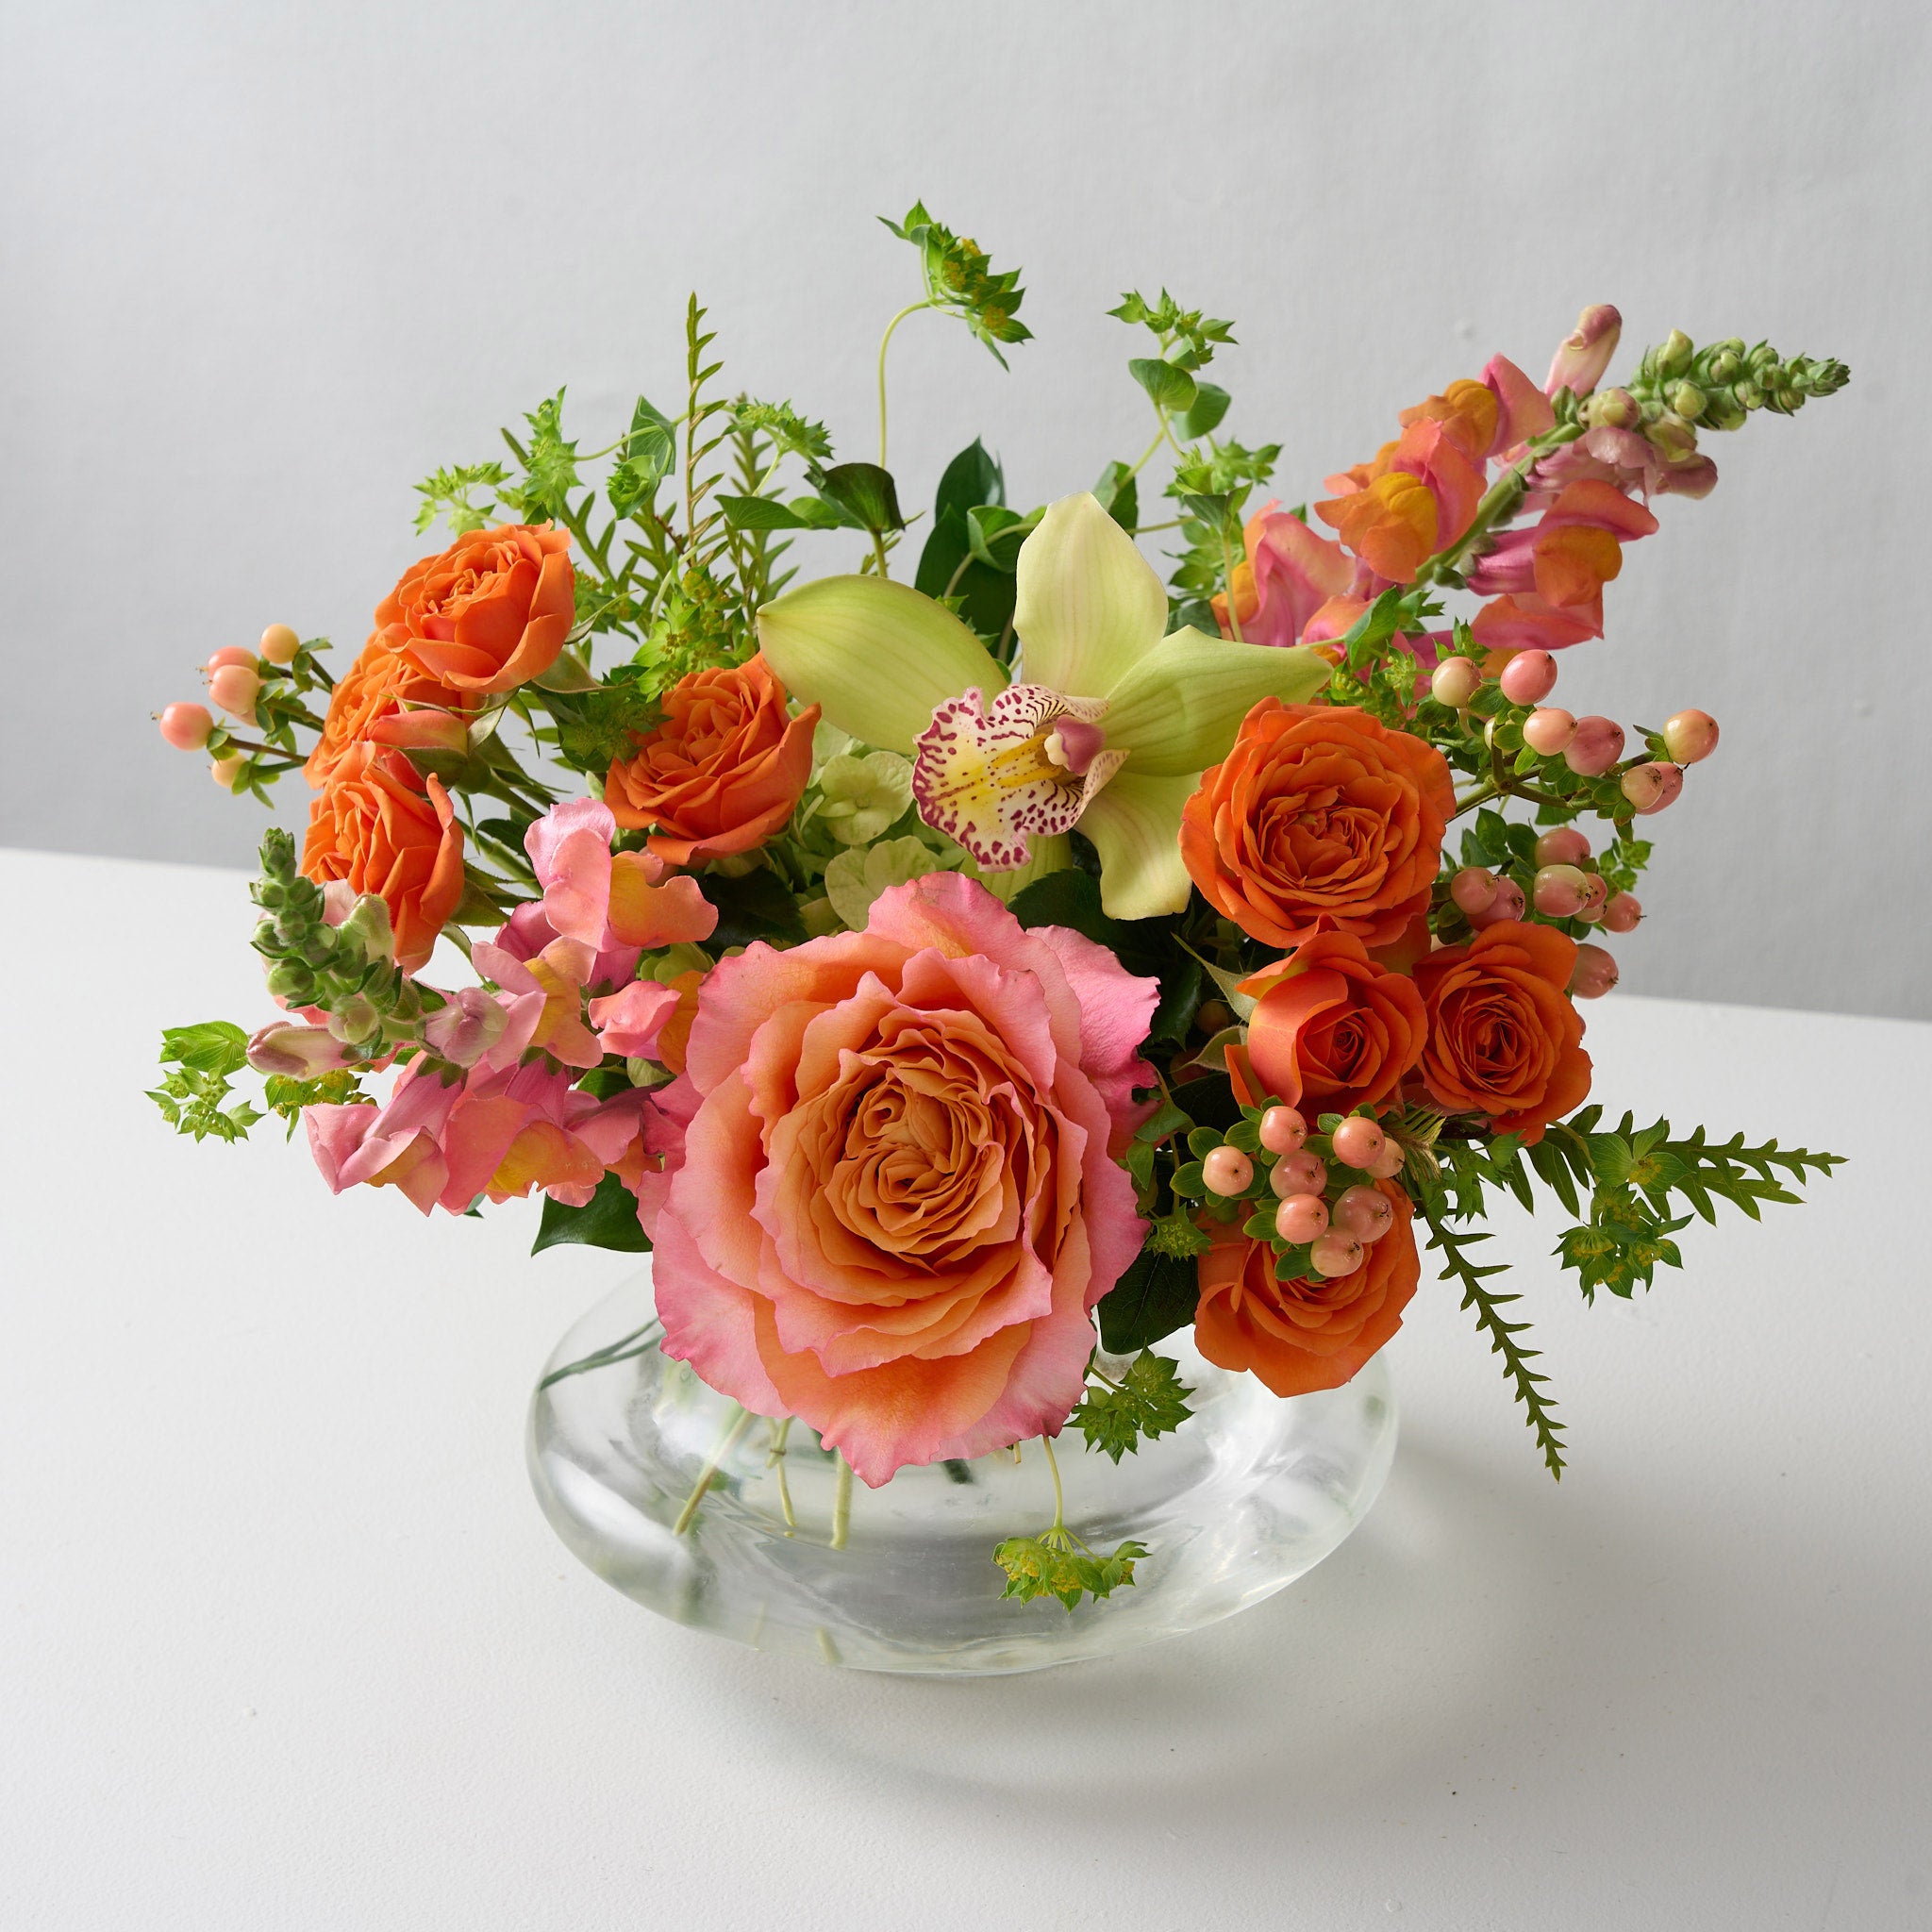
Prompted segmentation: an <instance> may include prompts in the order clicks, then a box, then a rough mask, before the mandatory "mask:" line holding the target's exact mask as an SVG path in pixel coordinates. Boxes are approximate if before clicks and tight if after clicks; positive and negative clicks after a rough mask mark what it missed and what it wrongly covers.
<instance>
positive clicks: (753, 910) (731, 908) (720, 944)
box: [698, 870, 805, 950]
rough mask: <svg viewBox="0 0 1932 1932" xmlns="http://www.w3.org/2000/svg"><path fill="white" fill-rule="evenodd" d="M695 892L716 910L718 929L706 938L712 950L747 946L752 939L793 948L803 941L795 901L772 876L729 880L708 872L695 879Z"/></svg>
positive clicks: (762, 874) (761, 874)
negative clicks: (696, 885) (696, 882)
mask: <svg viewBox="0 0 1932 1932" xmlns="http://www.w3.org/2000/svg"><path fill="white" fill-rule="evenodd" d="M698 890H699V891H701V892H702V893H703V894H704V895H705V897H706V898H707V899H708V900H709V901H710V902H711V904H712V905H713V906H715V907H716V908H718V928H717V930H716V931H715V932H714V933H712V935H711V939H710V943H711V945H712V946H713V947H715V948H718V949H720V950H722V949H723V948H724V947H725V946H748V945H750V944H751V943H752V942H753V941H755V940H765V941H774V942H775V943H777V944H779V945H796V944H798V942H799V941H801V940H803V939H804V938H805V926H804V924H802V923H801V922H800V920H799V916H798V901H797V898H796V896H795V895H794V894H793V893H792V892H791V891H788V890H787V888H786V885H785V882H784V880H783V879H781V878H780V877H779V876H778V875H777V874H776V873H773V872H765V871H762V870H760V871H758V872H748V873H746V874H744V875H743V877H742V878H730V877H727V876H726V875H725V874H723V873H717V872H708V873H705V874H702V875H701V876H700V878H699V879H698Z"/></svg>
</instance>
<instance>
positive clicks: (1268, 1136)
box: [1261, 1107, 1308, 1154]
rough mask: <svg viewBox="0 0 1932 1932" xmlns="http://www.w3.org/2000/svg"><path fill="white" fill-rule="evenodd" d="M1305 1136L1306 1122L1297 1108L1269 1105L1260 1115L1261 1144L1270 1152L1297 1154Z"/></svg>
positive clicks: (1306, 1134) (1300, 1149)
mask: <svg viewBox="0 0 1932 1932" xmlns="http://www.w3.org/2000/svg"><path fill="white" fill-rule="evenodd" d="M1307 1138H1308V1124H1307V1121H1305V1120H1304V1119H1303V1118H1302V1116H1301V1110H1300V1109H1299V1108H1292V1107H1271V1108H1269V1109H1268V1111H1267V1112H1266V1113H1264V1114H1263V1115H1262V1116H1261V1144H1262V1146H1264V1147H1265V1148H1267V1150H1268V1151H1269V1153H1271V1154H1299V1153H1300V1152H1301V1151H1302V1143H1303V1142H1304V1141H1306V1140H1307Z"/></svg>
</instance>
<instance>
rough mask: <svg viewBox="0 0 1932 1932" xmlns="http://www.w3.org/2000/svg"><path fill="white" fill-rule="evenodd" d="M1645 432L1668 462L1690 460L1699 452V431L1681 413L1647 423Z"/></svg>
mask: <svg viewBox="0 0 1932 1932" xmlns="http://www.w3.org/2000/svg"><path fill="white" fill-rule="evenodd" d="M1643 434H1644V436H1645V438H1646V439H1647V440H1648V441H1649V443H1650V446H1651V448H1653V449H1654V450H1656V451H1657V454H1658V455H1659V456H1660V457H1662V458H1663V459H1664V461H1665V462H1667V463H1683V462H1689V461H1690V459H1691V458H1692V457H1694V456H1695V455H1696V454H1697V432H1696V430H1694V429H1693V428H1692V427H1691V425H1690V424H1689V423H1687V422H1686V421H1685V420H1684V419H1683V417H1681V416H1679V415H1675V414H1674V413H1666V414H1664V415H1661V416H1659V417H1658V418H1657V421H1656V422H1655V423H1652V424H1649V425H1646V427H1645V429H1644V432H1643Z"/></svg>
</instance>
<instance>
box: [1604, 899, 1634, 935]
mask: <svg viewBox="0 0 1932 1932" xmlns="http://www.w3.org/2000/svg"><path fill="white" fill-rule="evenodd" d="M1642 917H1643V908H1642V907H1641V905H1640V904H1639V903H1638V901H1637V900H1636V899H1635V898H1634V897H1633V896H1632V895H1631V894H1630V893H1628V892H1619V893H1618V894H1617V896H1616V897H1615V898H1614V899H1612V900H1611V901H1610V903H1609V904H1608V905H1607V906H1606V907H1605V908H1604V930H1605V931H1606V932H1635V931H1636V930H1637V922H1638V921H1639V920H1640V919H1641V918H1642Z"/></svg>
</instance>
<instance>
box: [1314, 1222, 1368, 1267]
mask: <svg viewBox="0 0 1932 1932" xmlns="http://www.w3.org/2000/svg"><path fill="white" fill-rule="evenodd" d="M1308 1265H1309V1266H1310V1267H1311V1268H1313V1269H1314V1271H1315V1273H1316V1274H1326V1275H1330V1276H1333V1275H1337V1274H1354V1273H1355V1271H1356V1270H1357V1268H1359V1267H1360V1266H1361V1265H1362V1244H1361V1242H1359V1241H1357V1240H1356V1238H1355V1237H1354V1236H1353V1235H1349V1234H1341V1233H1339V1232H1338V1231H1337V1230H1336V1229H1334V1228H1330V1229H1329V1230H1328V1232H1327V1233H1326V1234H1324V1236H1323V1237H1322V1239H1321V1240H1320V1241H1317V1242H1315V1244H1314V1245H1313V1246H1312V1247H1311V1248H1309V1250H1308Z"/></svg>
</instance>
